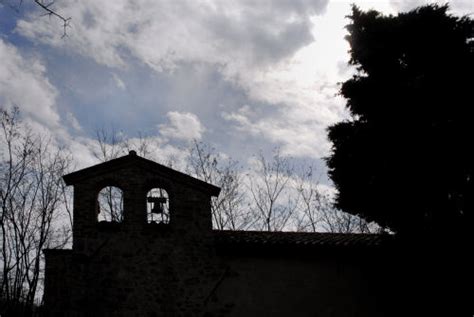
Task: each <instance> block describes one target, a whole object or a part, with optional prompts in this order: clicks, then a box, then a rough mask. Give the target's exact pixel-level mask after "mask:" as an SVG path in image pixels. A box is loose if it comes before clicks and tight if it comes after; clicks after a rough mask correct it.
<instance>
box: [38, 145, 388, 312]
mask: <svg viewBox="0 0 474 317" xmlns="http://www.w3.org/2000/svg"><path fill="white" fill-rule="evenodd" d="M64 180H65V182H66V184H67V185H72V186H74V227H73V245H72V249H71V250H45V256H46V272H45V295H44V301H45V311H46V314H47V315H49V316H380V315H386V314H384V312H385V311H384V309H385V302H384V300H383V298H380V296H379V295H380V294H379V293H380V292H379V291H380V289H379V287H378V286H379V284H378V281H379V280H380V279H381V276H382V275H383V274H384V272H383V271H382V270H380V269H379V268H380V265H379V264H380V260H379V262H376V261H374V259H375V258H378V259H380V253H381V251H380V245H381V244H382V242H383V241H382V240H383V239H382V237H381V236H378V235H373V236H370V235H336V234H322V233H319V234H318V233H275V232H231V231H217V230H213V229H212V220H211V209H210V202H211V198H212V197H213V196H217V195H218V194H219V191H220V189H219V188H218V187H215V186H213V185H210V184H207V183H205V182H202V181H200V180H197V179H195V178H192V177H190V176H188V175H185V174H183V173H180V172H177V171H175V170H172V169H170V168H167V167H165V166H162V165H160V164H157V163H155V162H153V161H150V160H147V159H144V158H142V157H139V156H137V155H136V153H135V152H134V151H131V152H130V154H129V155H126V156H123V157H120V158H117V159H114V160H111V161H108V162H105V163H102V164H98V165H95V166H92V167H89V168H86V169H83V170H80V171H77V172H74V173H71V174H68V175H65V176H64ZM105 186H116V187H118V188H120V189H122V191H123V195H124V200H123V209H124V211H123V212H124V218H123V221H122V222H120V223H115V222H98V218H97V196H98V193H99V191H100V190H101V189H102V188H104V187H105ZM157 187H158V188H163V189H165V190H166V192H167V193H168V195H169V213H170V221H169V223H167V224H163V223H160V224H157V223H148V222H147V215H146V213H147V209H146V207H147V206H146V204H147V197H146V196H147V193H148V191H149V190H150V189H151V188H157Z"/></svg>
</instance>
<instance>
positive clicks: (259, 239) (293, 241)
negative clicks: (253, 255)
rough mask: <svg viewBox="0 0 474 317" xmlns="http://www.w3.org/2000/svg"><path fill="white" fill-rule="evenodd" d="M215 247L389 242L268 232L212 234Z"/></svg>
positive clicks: (386, 237)
mask: <svg viewBox="0 0 474 317" xmlns="http://www.w3.org/2000/svg"><path fill="white" fill-rule="evenodd" d="M213 234H214V239H215V242H216V244H217V245H218V246H221V247H223V248H225V249H229V250H230V249H231V250H236V248H239V247H240V248H241V249H242V250H249V249H252V248H258V250H263V249H267V250H271V249H275V250H284V249H288V250H295V249H308V248H310V249H315V248H317V249H332V250H334V249H339V248H357V249H359V248H364V249H367V248H369V249H372V248H378V247H380V246H382V245H383V244H384V243H386V242H390V240H392V239H391V238H392V237H391V236H389V235H382V234H361V233H329V232H268V231H230V230H213Z"/></svg>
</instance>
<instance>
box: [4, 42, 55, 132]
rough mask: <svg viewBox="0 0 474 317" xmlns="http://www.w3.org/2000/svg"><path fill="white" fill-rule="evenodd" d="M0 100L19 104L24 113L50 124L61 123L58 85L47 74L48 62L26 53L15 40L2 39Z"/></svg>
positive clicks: (9, 103)
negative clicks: (45, 64) (52, 82)
mask: <svg viewBox="0 0 474 317" xmlns="http://www.w3.org/2000/svg"><path fill="white" fill-rule="evenodd" d="M0 60H1V61H2V62H1V63H0V103H1V106H4V107H7V108H9V107H11V106H18V107H19V108H20V110H21V111H22V113H24V114H26V115H28V116H31V117H32V118H34V119H35V120H37V121H39V122H41V123H42V124H44V125H46V126H49V127H57V126H58V125H59V121H60V117H59V115H58V113H57V111H56V106H55V99H56V96H57V90H56V88H55V87H54V86H53V85H51V83H50V82H49V80H48V78H47V77H46V68H45V66H44V64H43V63H42V62H41V61H40V60H39V59H37V58H35V57H24V56H22V55H21V54H20V52H19V51H18V50H17V49H16V47H14V46H13V45H11V44H8V43H6V42H4V41H3V40H2V39H0Z"/></svg>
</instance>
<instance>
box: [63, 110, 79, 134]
mask: <svg viewBox="0 0 474 317" xmlns="http://www.w3.org/2000/svg"><path fill="white" fill-rule="evenodd" d="M66 120H67V122H68V124H69V125H70V126H71V127H72V128H73V129H74V130H76V131H77V132H79V131H82V127H81V125H80V124H79V121H77V119H76V117H74V115H73V114H72V113H71V112H68V113H67V114H66Z"/></svg>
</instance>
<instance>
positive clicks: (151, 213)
mask: <svg viewBox="0 0 474 317" xmlns="http://www.w3.org/2000/svg"><path fill="white" fill-rule="evenodd" d="M146 201H147V213H146V214H147V221H148V223H163V224H168V223H169V222H170V209H169V206H170V205H169V196H168V193H167V192H166V190H164V189H163V188H153V189H151V190H150V191H149V192H148V193H147V195H146Z"/></svg>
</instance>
